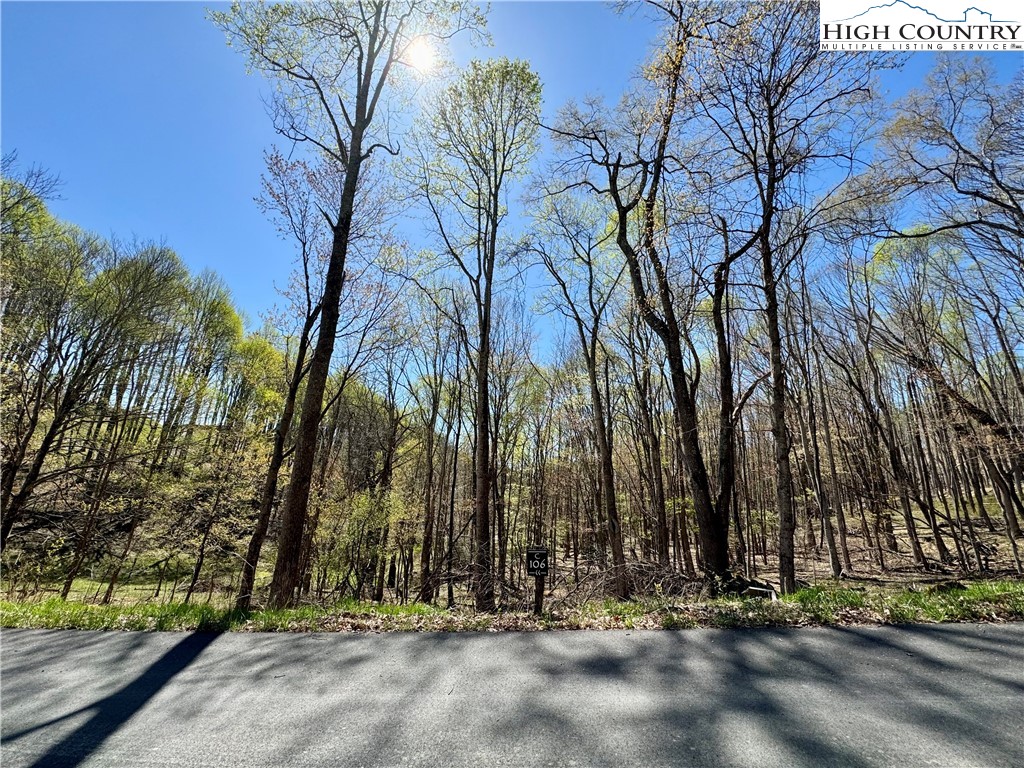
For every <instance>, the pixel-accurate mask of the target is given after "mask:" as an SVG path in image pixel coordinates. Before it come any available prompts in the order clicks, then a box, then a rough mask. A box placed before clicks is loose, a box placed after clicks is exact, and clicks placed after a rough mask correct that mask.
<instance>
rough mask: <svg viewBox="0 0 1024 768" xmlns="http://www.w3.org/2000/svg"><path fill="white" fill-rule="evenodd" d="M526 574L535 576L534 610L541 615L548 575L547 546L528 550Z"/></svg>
mask: <svg viewBox="0 0 1024 768" xmlns="http://www.w3.org/2000/svg"><path fill="white" fill-rule="evenodd" d="M526 574H527V575H528V576H533V577H534V593H533V612H534V613H535V614H537V615H538V616H540V614H541V612H542V611H543V610H544V577H545V576H547V575H548V550H547V547H534V548H533V549H528V550H526Z"/></svg>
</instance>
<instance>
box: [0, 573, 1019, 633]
mask: <svg viewBox="0 0 1024 768" xmlns="http://www.w3.org/2000/svg"><path fill="white" fill-rule="evenodd" d="M1021 620H1024V582H1022V581H1019V580H1011V579H1005V580H990V581H976V582H969V583H966V584H959V583H956V582H953V583H950V584H948V585H940V586H938V587H937V586H931V587H916V586H913V585H912V586H910V587H909V588H899V589H895V588H884V587H883V588H880V587H876V586H868V587H863V586H862V587H850V586H846V585H844V584H840V583H834V582H828V583H824V584H818V585H816V586H813V587H808V588H806V589H802V590H800V591H798V592H796V593H794V594H792V595H786V596H784V597H783V598H782V599H780V600H767V599H764V598H755V597H746V598H741V597H718V598H713V599H706V600H699V601H695V602H688V603H683V604H676V603H673V602H671V601H670V600H669V599H667V598H664V597H658V598H647V599H642V600H635V601H624V602H620V601H616V600H605V601H603V602H597V603H588V604H585V605H583V606H579V607H576V608H572V609H567V610H565V611H564V612H563V611H559V610H557V609H556V610H555V611H550V612H548V613H546V614H544V615H543V616H539V617H538V616H533V615H530V614H523V613H496V614H478V613H473V612H469V611H464V610H452V611H448V610H444V609H442V608H438V607H436V606H431V605H425V604H422V603H411V604H408V605H376V604H371V603H357V602H355V601H351V600H348V601H343V602H339V603H337V604H335V605H332V606H329V607H321V606H303V607H300V608H294V609H286V610H253V611H248V612H240V611H236V610H232V609H226V608H218V607H214V606H210V605H183V604H181V603H167V604H164V603H160V604H156V603H138V604H135V605H94V604H89V603H84V602H74V601H67V602H65V601H63V600H60V599H58V598H52V599H49V600H45V601H42V602H32V603H21V602H10V601H0V626H3V627H32V628H38V629H92V630H144V631H161V630H178V631H207V632H210V631H213V632H225V631H246V632H287V631H371V632H389V631H440V632H465V631H503V630H505V631H508V630H512V631H516V630H545V629H687V628H693V627H721V628H736V627H766V626H815V625H822V626H829V625H850V624H902V623H922V622H924V623H931V622H956V621H974V622H977V621H982V622H983V621H990V622H991V621H1021Z"/></svg>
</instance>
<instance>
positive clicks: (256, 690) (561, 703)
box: [0, 624, 1024, 768]
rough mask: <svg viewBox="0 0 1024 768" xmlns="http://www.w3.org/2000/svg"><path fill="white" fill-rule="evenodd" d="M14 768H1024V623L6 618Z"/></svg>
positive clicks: (5, 726)
mask: <svg viewBox="0 0 1024 768" xmlns="http://www.w3.org/2000/svg"><path fill="white" fill-rule="evenodd" d="M0 657H2V665H0V674H2V678H0V686H2V689H0V691H2V693H0V706H2V734H3V746H2V752H0V759H2V764H3V768H22V767H24V766H34V768H58V767H60V766H79V765H81V766H123V767H124V768H146V766H211V767H212V766H217V768H220V767H221V766H223V767H225V768H235V767H237V768H250V766H272V767H274V768H277V767H278V766H280V767H282V768H285V767H288V766H406V765H411V766H441V767H444V768H447V767H448V766H484V767H485V768H486V767H487V766H616V767H617V766H628V767H629V768H642V767H643V766H670V765H671V766H785V767H786V768H789V767H790V766H815V767H816V768H817V767H818V766H829V765H837V766H899V768H910V767H911V766H941V767H942V768H947V767H952V766H979V768H996V767H997V766H1007V767H1010V766H1012V767H1013V768H1020V766H1024V625H1021V624H1017V625H1004V626H973V625H947V626H931V627H907V628H899V629H897V628H857V629H797V630H792V629H790V630H753V631H726V630H691V631H682V632H628V631H621V632H544V633H524V634H486V633H485V634H449V635H445V634H433V635H429V634H423V635H415V634H393V635H338V634H311V635H273V634H225V635H202V634H177V633H167V634H135V633H113V632H107V633H101V632H70V631H69V632H57V631H30V630H5V631H4V632H3V633H2V634H0Z"/></svg>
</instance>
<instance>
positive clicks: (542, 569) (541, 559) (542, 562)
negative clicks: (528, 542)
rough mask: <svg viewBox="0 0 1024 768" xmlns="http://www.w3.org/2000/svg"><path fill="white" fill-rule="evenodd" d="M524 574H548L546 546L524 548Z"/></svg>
mask: <svg viewBox="0 0 1024 768" xmlns="http://www.w3.org/2000/svg"><path fill="white" fill-rule="evenodd" d="M526 575H527V576H547V575H548V550H547V547H543V548H537V549H528V550H526Z"/></svg>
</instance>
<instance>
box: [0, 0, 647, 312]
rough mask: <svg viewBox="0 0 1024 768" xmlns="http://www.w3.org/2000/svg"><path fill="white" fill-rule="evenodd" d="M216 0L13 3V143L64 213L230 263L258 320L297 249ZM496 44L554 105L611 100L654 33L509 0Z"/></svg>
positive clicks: (7, 50)
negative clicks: (268, 180) (285, 230)
mask: <svg viewBox="0 0 1024 768" xmlns="http://www.w3.org/2000/svg"><path fill="white" fill-rule="evenodd" d="M207 7H208V6H207V5H206V4H204V3H194V2H183V3H142V2H138V3H21V2H17V3H12V2H6V1H5V2H3V3H2V5H0V22H2V51H3V54H2V56H3V60H2V89H3V90H2V134H0V135H2V142H3V149H4V151H5V152H8V151H10V150H13V149H16V150H17V151H18V157H19V161H20V163H21V164H22V166H27V165H31V164H37V165H40V166H42V167H44V168H47V169H49V170H51V171H53V172H55V173H58V174H59V175H60V177H61V179H62V180H63V182H64V186H63V189H62V199H60V200H57V201H55V202H53V203H52V204H51V208H52V210H53V211H54V212H55V213H56V214H57V215H58V216H60V217H61V218H64V219H66V220H68V221H71V222H74V223H75V224H78V225H80V226H82V227H85V228H86V229H89V230H92V231H95V232H98V233H100V234H103V235H117V236H118V237H121V238H130V237H132V236H133V235H134V236H137V237H139V238H140V239H142V240H150V239H152V240H157V241H163V242H165V243H166V244H167V245H168V246H170V247H171V248H173V249H174V250H175V251H177V253H178V254H179V255H180V256H181V257H182V258H183V259H184V260H185V262H186V263H187V264H189V266H190V267H191V268H192V269H193V270H195V271H198V270H200V269H204V268H210V269H212V270H214V271H216V272H217V273H218V274H220V275H221V276H222V277H223V278H224V280H225V281H226V283H227V284H228V286H229V287H230V288H231V291H232V294H233V296H234V298H235V300H236V302H237V303H238V305H239V306H240V308H241V309H242V310H243V311H244V312H245V313H246V315H247V316H248V318H249V321H250V325H252V326H255V325H259V318H258V316H259V313H260V312H262V311H265V310H266V309H268V308H269V307H270V306H271V305H272V304H273V302H274V301H275V300H276V296H275V294H274V284H275V283H276V284H277V285H284V284H285V283H286V281H287V275H288V272H289V270H290V268H291V263H292V257H293V251H292V248H291V246H290V245H289V244H288V243H287V242H283V241H282V240H281V239H280V238H279V237H278V235H277V233H276V231H275V230H274V229H273V227H272V226H271V225H270V224H269V223H268V222H267V221H266V220H265V218H264V217H263V215H262V214H261V213H260V212H259V211H258V209H257V208H256V205H255V204H254V203H253V197H254V196H255V195H256V194H258V193H259V179H260V174H261V172H262V171H263V151H264V149H266V148H268V147H270V146H271V145H272V144H274V143H278V144H281V145H282V146H286V145H284V144H282V143H281V140H280V138H279V137H278V136H277V135H276V134H275V133H274V131H273V128H272V126H271V123H270V120H269V118H268V117H267V115H266V112H265V109H264V105H263V100H262V98H261V95H262V94H266V93H267V92H268V91H269V87H268V85H267V84H266V83H264V82H262V81H261V80H260V79H259V78H258V77H255V76H251V75H246V73H245V61H244V58H243V57H242V56H241V55H240V54H239V53H237V52H236V51H233V50H231V49H229V48H228V47H227V45H226V44H225V41H224V36H223V34H222V33H221V32H220V31H219V30H217V29H216V28H215V27H214V26H213V25H212V24H211V23H210V22H208V21H207V20H206V18H205V9H206V8H207ZM489 29H490V31H491V34H492V36H493V38H494V42H495V47H494V48H493V49H483V50H477V51H475V52H473V51H470V50H469V49H468V48H466V49H465V50H462V51H461V55H460V56H459V58H463V57H467V56H469V55H470V54H471V53H475V55H477V56H488V55H498V54H504V55H508V56H511V57H520V58H527V59H529V60H530V61H531V62H532V63H533V66H534V68H535V69H536V70H537V71H538V72H539V74H540V75H541V78H542V81H543V83H544V86H545V95H544V98H545V104H546V106H547V107H548V108H550V109H554V108H556V107H557V106H558V105H560V104H562V103H563V102H565V101H566V100H567V99H568V98H570V97H572V96H579V95H581V94H583V93H588V92H603V93H604V94H605V95H607V96H608V97H609V98H610V99H611V100H612V101H614V100H616V99H617V98H618V94H619V93H620V92H621V91H622V90H623V88H624V87H625V86H626V85H628V81H629V77H630V74H631V72H633V71H635V68H636V66H635V65H637V64H638V63H639V62H640V61H641V59H642V58H643V56H644V54H645V52H646V50H647V45H648V43H647V40H648V38H649V30H647V29H645V25H644V23H643V22H642V21H641V20H637V19H633V20H630V19H628V18H627V19H625V20H624V19H623V18H622V17H620V16H617V15H616V14H615V13H614V12H613V11H612V10H611V9H610V8H608V7H606V6H604V5H600V4H597V3H498V4H496V5H495V6H494V7H493V9H492V13H491V15H490V17H489Z"/></svg>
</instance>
